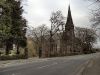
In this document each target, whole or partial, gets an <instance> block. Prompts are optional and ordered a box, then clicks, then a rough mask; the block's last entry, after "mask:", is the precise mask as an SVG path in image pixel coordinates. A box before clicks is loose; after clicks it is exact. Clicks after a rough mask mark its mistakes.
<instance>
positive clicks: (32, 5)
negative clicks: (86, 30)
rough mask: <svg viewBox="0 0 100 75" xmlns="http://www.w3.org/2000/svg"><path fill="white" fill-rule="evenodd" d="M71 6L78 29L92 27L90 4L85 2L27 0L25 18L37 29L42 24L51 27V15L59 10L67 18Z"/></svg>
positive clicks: (29, 24) (82, 0)
mask: <svg viewBox="0 0 100 75" xmlns="http://www.w3.org/2000/svg"><path fill="white" fill-rule="evenodd" d="M69 4H70V7H71V11H72V17H73V21H74V25H75V26H77V27H90V24H91V23H90V19H89V9H88V6H89V4H90V3H88V2H86V1H85V0H70V1H69V0H27V1H26V3H25V5H24V11H25V13H24V14H23V16H24V17H25V18H26V19H27V21H28V26H33V27H37V26H39V25H42V24H46V25H47V26H50V22H49V19H50V15H51V13H52V12H56V11H58V10H60V11H62V13H63V15H64V16H65V17H67V12H68V6H69Z"/></svg>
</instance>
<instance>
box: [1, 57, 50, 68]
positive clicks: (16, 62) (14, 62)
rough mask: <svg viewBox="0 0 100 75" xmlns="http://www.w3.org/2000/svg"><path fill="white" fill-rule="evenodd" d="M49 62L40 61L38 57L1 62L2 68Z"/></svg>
mask: <svg viewBox="0 0 100 75" xmlns="http://www.w3.org/2000/svg"><path fill="white" fill-rule="evenodd" d="M47 60H48V59H39V58H38V57H35V58H29V59H19V60H6V61H0V68H5V67H11V66H16V65H22V64H28V63H33V62H42V61H47Z"/></svg>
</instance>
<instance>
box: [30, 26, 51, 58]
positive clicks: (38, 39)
mask: <svg viewBox="0 0 100 75" xmlns="http://www.w3.org/2000/svg"><path fill="white" fill-rule="evenodd" d="M49 31H50V30H49V29H48V27H47V26H46V25H45V24H42V25H40V26H39V27H36V28H33V27H31V28H29V34H30V35H28V36H29V37H31V38H32V39H33V42H34V43H35V47H36V49H38V50H39V51H38V52H39V57H41V53H42V45H43V43H44V42H45V41H46V40H48V38H46V36H47V35H49Z"/></svg>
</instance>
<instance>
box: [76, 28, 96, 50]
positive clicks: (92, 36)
mask: <svg viewBox="0 0 100 75" xmlns="http://www.w3.org/2000/svg"><path fill="white" fill-rule="evenodd" d="M75 35H76V37H77V38H79V39H80V40H81V42H82V43H83V46H84V48H85V49H84V50H85V52H88V51H91V49H92V47H93V44H94V43H95V42H96V39H97V35H96V32H95V30H93V29H88V28H80V27H76V29H75Z"/></svg>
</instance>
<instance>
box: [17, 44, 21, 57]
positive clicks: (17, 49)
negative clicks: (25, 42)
mask: <svg viewBox="0 0 100 75" xmlns="http://www.w3.org/2000/svg"><path fill="white" fill-rule="evenodd" d="M16 54H17V55H19V54H20V52H19V44H17V52H16Z"/></svg>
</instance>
